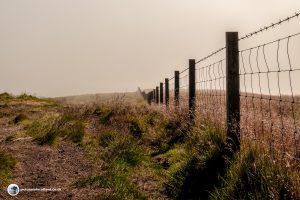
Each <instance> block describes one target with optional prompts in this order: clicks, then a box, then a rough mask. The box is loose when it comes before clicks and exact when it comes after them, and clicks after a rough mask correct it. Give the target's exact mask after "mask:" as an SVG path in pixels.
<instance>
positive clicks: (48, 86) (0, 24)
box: [0, 0, 300, 97]
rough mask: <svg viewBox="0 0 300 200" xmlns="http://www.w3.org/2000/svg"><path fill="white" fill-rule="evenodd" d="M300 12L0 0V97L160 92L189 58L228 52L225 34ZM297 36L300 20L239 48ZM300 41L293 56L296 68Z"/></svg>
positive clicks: (179, 0)
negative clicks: (224, 49) (0, 94)
mask: <svg viewBox="0 0 300 200" xmlns="http://www.w3.org/2000/svg"><path fill="white" fill-rule="evenodd" d="M299 8H300V1H299V0H286V1H280V0H264V1H259V0H243V1H240V0H226V1H225V0H212V1H208V0H207V1H204V0H164V1H162V0H151V1H150V0H147V1H146V0H122V1H117V0H106V1H104V0H89V1H84V0H43V1H41V0H26V1H25V0H0V92H4V91H6V92H10V93H13V94H20V93H23V92H26V93H29V94H34V95H37V96H44V97H56V96H67V95H76V94H89V93H107V92H129V91H135V90H136V89H137V87H141V88H154V87H155V86H156V85H157V84H158V83H159V82H161V81H163V80H164V78H166V77H172V76H173V73H174V70H182V69H184V68H185V67H186V66H187V63H188V59H189V58H195V59H200V58H202V57H204V56H206V55H207V54H209V53H211V52H212V51H214V50H216V49H218V48H220V47H223V46H225V32H226V31H238V32H239V35H240V36H243V35H244V34H246V33H248V32H252V31H254V30H257V29H259V28H260V27H263V26H266V25H269V24H270V23H272V22H276V21H278V20H279V19H284V18H286V17H287V16H289V15H293V14H294V13H295V12H297V11H300V10H299ZM298 32H300V18H299V19H293V20H292V21H291V22H289V23H285V24H283V25H281V26H279V27H277V28H274V29H271V30H270V31H268V32H265V33H261V34H260V35H258V36H255V37H253V38H251V39H248V40H246V41H242V42H241V43H240V49H244V48H249V47H252V46H256V45H259V44H261V43H266V42H269V41H272V40H274V39H278V38H280V37H284V36H288V35H291V34H294V33H298ZM299 38H300V37H298V38H295V39H294V41H293V42H292V43H291V48H292V49H291V50H290V51H291V54H292V55H291V56H292V58H291V59H292V60H293V65H294V66H295V67H297V66H299V67H300V61H299V60H298V59H299V58H298V57H299V56H298V55H297V52H298V54H299V52H300V51H299V50H300V49H299V47H298V46H300V40H299ZM297 39H298V40H297ZM275 48H276V47H275ZM274 55H275V54H274V53H270V55H269V57H270V59H271V60H272V59H274V58H272V56H274ZM270 62H271V61H270ZM283 62H286V61H283ZM299 75H300V74H299ZM294 76H295V75H294ZM297 77H299V76H298V75H297V76H295V78H294V82H293V84H294V85H299V84H300V81H299V80H297ZM287 79H288V77H286V78H284V76H283V78H282V80H287ZM298 79H299V78H298ZM297 81H298V82H297ZM282 87H287V86H282ZM287 90H288V89H287ZM299 94H300V92H299Z"/></svg>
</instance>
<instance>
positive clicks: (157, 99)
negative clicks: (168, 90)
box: [155, 86, 159, 104]
mask: <svg viewBox="0 0 300 200" xmlns="http://www.w3.org/2000/svg"><path fill="white" fill-rule="evenodd" d="M155 91H156V95H155V96H156V98H155V100H156V104H158V103H159V95H158V86H156V90H155Z"/></svg>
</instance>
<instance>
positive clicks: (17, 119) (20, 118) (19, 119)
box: [12, 113, 28, 124]
mask: <svg viewBox="0 0 300 200" xmlns="http://www.w3.org/2000/svg"><path fill="white" fill-rule="evenodd" d="M27 118H28V117H27V116H26V115H25V114H22V113H21V114H18V115H17V116H15V117H14V118H13V120H12V123H14V124H18V123H20V122H22V121H24V120H26V119H27Z"/></svg>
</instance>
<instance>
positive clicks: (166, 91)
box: [165, 78, 169, 108]
mask: <svg viewBox="0 0 300 200" xmlns="http://www.w3.org/2000/svg"><path fill="white" fill-rule="evenodd" d="M165 103H166V108H168V107H169V79H168V78H165Z"/></svg>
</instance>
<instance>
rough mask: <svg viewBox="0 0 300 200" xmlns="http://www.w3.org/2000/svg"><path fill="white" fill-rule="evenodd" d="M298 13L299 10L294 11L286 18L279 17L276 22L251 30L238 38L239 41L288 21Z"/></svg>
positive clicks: (296, 16) (299, 13)
mask: <svg viewBox="0 0 300 200" xmlns="http://www.w3.org/2000/svg"><path fill="white" fill-rule="evenodd" d="M299 15H300V12H296V13H295V14H294V15H292V16H289V17H287V18H285V19H283V20H281V19H279V21H278V22H276V23H271V24H270V25H269V26H264V27H263V28H260V29H259V30H257V31H253V32H251V33H248V34H246V35H244V36H243V37H241V38H239V41H240V40H244V39H248V38H250V37H252V36H254V35H257V34H259V33H262V32H264V31H267V30H268V29H270V28H275V27H276V26H278V25H281V24H282V23H284V22H288V21H290V20H291V19H293V18H298V16H299Z"/></svg>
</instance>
